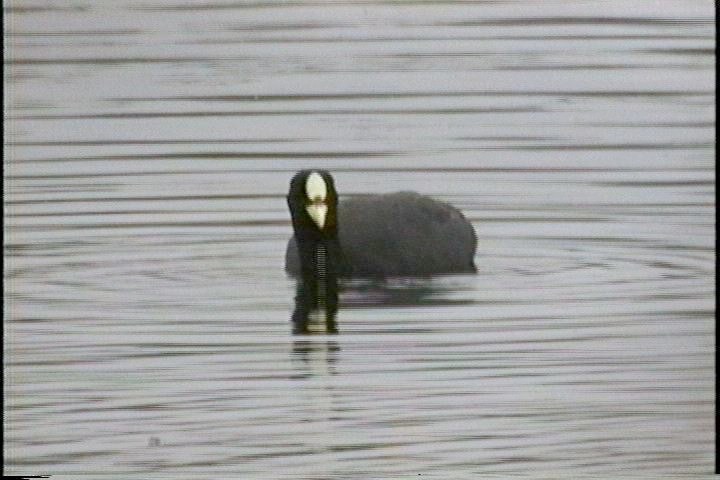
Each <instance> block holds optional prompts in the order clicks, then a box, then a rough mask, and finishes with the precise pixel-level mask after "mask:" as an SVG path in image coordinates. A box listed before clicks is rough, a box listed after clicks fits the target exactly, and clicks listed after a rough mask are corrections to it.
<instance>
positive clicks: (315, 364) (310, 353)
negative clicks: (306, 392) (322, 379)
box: [292, 337, 340, 378]
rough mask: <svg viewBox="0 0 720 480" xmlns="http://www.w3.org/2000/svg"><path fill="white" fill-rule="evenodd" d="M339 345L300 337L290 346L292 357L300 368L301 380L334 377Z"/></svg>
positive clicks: (329, 341)
mask: <svg viewBox="0 0 720 480" xmlns="http://www.w3.org/2000/svg"><path fill="white" fill-rule="evenodd" d="M339 352H340V345H338V343H337V341H335V340H328V341H326V342H315V341H312V340H308V339H302V338H301V337H300V338H298V339H297V340H295V341H294V342H293V344H292V357H293V359H294V360H298V361H299V363H300V366H301V372H302V373H301V375H300V376H301V378H306V377H311V376H313V375H321V376H322V375H327V374H329V375H335V374H336V373H337V372H336V369H335V366H336V364H337V360H338V354H339Z"/></svg>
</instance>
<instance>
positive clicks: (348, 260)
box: [285, 170, 477, 278]
mask: <svg viewBox="0 0 720 480" xmlns="http://www.w3.org/2000/svg"><path fill="white" fill-rule="evenodd" d="M287 201H288V206H289V207H290V214H291V216H292V223H293V229H294V232H295V234H294V236H293V237H292V238H291V239H290V241H289V242H288V245H287V250H286V254H285V270H286V271H287V272H288V273H289V274H291V275H295V276H297V275H300V274H302V276H303V277H305V278H309V277H318V276H320V277H325V276H326V275H330V276H333V277H334V276H339V277H349V276H353V277H355V276H357V277H394V276H427V275H433V274H444V273H474V272H476V268H475V263H474V261H473V257H474V255H475V248H476V246H477V237H476V235H475V231H474V230H473V227H472V225H471V224H470V222H468V221H467V219H465V217H464V216H463V214H462V213H461V212H460V211H459V210H458V209H456V208H455V207H453V206H451V205H448V204H447V203H444V202H440V201H437V200H434V199H431V198H429V197H426V196H424V195H420V194H418V193H414V192H397V193H390V194H384V195H368V196H360V197H356V198H352V199H349V200H344V201H342V202H340V203H339V204H338V196H337V191H336V190H335V182H334V180H333V177H332V176H331V175H330V173H328V172H327V171H325V170H302V171H300V172H298V173H297V174H295V176H294V177H293V178H292V180H291V181H290V191H289V193H288V196H287ZM298 247H299V248H298Z"/></svg>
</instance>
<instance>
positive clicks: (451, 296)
mask: <svg viewBox="0 0 720 480" xmlns="http://www.w3.org/2000/svg"><path fill="white" fill-rule="evenodd" d="M475 280H476V277H474V276H473V277H470V276H459V275H457V276H455V275H453V276H445V277H438V276H436V277H433V278H431V277H428V278H417V277H414V278H411V277H406V278H399V277H398V278H392V279H367V278H366V279H352V280H350V279H344V280H343V281H342V283H339V282H338V280H337V278H336V277H333V276H328V277H327V278H326V279H325V283H324V284H323V283H318V281H317V280H316V279H315V278H314V277H307V278H300V279H298V280H297V290H296V295H295V310H294V312H293V314H292V325H293V333H294V334H296V335H311V334H337V333H338V322H337V315H338V311H339V309H340V305H339V299H338V297H339V294H340V293H342V306H343V308H348V309H364V308H377V307H383V308H392V307H406V306H424V307H425V306H427V307H430V306H448V305H468V304H471V303H473V300H472V299H471V298H470V297H467V296H465V295H459V294H462V293H463V292H464V291H469V292H472V291H474V288H475V287H474V283H472V282H474V281H475Z"/></svg>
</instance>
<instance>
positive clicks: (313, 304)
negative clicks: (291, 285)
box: [292, 275, 338, 335]
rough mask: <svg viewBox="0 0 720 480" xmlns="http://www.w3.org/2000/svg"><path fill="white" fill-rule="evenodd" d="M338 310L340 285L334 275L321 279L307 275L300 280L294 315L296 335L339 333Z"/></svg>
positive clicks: (293, 321)
mask: <svg viewBox="0 0 720 480" xmlns="http://www.w3.org/2000/svg"><path fill="white" fill-rule="evenodd" d="M337 310H338V284H337V278H336V277H335V276H334V275H327V276H326V277H324V278H321V279H318V278H317V277H314V276H310V275H306V276H303V277H302V278H300V279H298V281H297V288H296V293H295V311H294V312H293V314H292V324H293V333H294V334H296V335H307V334H311V333H337V324H336V321H335V316H336V314H337ZM323 323H324V325H323ZM322 327H324V331H322V330H321V328H322Z"/></svg>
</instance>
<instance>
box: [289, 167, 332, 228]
mask: <svg viewBox="0 0 720 480" xmlns="http://www.w3.org/2000/svg"><path fill="white" fill-rule="evenodd" d="M287 202H288V207H289V208H290V214H291V215H292V221H293V228H294V229H295V235H296V236H297V237H302V236H306V235H311V236H317V235H320V236H333V235H335V234H336V233H337V192H336V191H335V182H334V181H333V178H332V176H331V175H330V173H328V172H327V171H325V170H301V171H300V172H298V173H296V174H295V176H294V177H293V178H292V180H290V191H289V192H288V196H287Z"/></svg>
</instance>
